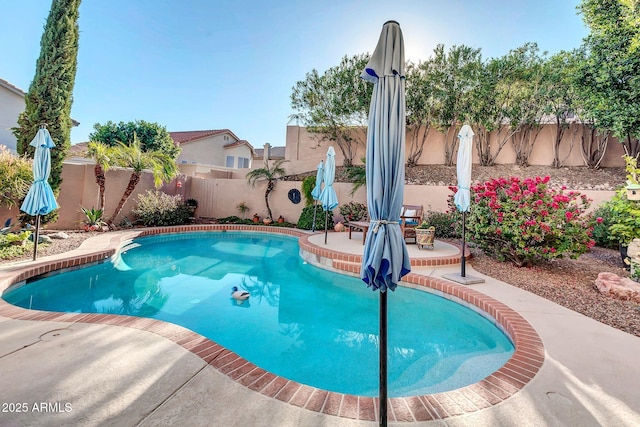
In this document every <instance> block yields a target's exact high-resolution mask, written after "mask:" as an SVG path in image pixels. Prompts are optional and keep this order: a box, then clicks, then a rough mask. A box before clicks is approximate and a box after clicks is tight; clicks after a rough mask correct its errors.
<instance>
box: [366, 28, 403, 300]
mask: <svg viewBox="0 0 640 427" xmlns="http://www.w3.org/2000/svg"><path fill="white" fill-rule="evenodd" d="M361 77H362V78H363V79H365V80H366V81H369V82H372V83H373V84H374V88H373V95H372V97H371V106H370V108H369V126H368V129H367V148H366V150H367V152H366V165H365V169H366V179H367V205H368V210H369V218H370V221H371V227H369V231H368V233H367V239H366V242H365V248H364V255H363V257H362V269H361V278H362V280H363V281H364V282H365V283H366V284H367V286H369V287H372V288H373V290H377V289H379V290H380V291H381V292H386V290H387V289H391V290H392V291H393V290H395V288H396V286H397V284H398V282H399V281H400V279H401V278H402V276H404V275H406V274H407V273H409V271H411V264H410V260H409V254H408V252H407V246H406V245H405V242H404V238H403V236H402V231H401V229H400V223H399V220H400V213H401V209H402V200H403V195H404V161H405V159H404V152H405V139H406V134H405V63H404V40H403V37H402V31H401V30H400V25H398V23H397V22H395V21H389V22H387V23H385V24H384V26H383V28H382V34H381V35H380V39H379V40H378V45H377V46H376V49H375V50H374V52H373V54H372V55H371V59H370V60H369V63H368V64H367V66H366V68H365V70H364V71H363V73H362V75H361Z"/></svg>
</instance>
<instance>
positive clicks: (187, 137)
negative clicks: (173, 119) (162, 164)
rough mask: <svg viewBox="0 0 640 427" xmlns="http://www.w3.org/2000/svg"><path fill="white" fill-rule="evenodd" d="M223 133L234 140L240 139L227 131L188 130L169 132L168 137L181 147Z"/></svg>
mask: <svg viewBox="0 0 640 427" xmlns="http://www.w3.org/2000/svg"><path fill="white" fill-rule="evenodd" d="M223 133H228V134H230V135H231V136H232V137H234V138H235V139H236V140H239V139H240V138H238V137H237V136H236V135H235V134H234V133H233V132H231V131H230V130H229V129H210V130H189V131H184V132H169V135H171V139H173V140H174V141H175V142H176V143H178V145H181V144H186V143H188V142H193V141H197V140H198V139H203V138H208V137H210V136H215V135H222V134H223Z"/></svg>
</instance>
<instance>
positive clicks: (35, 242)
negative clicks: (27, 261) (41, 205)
mask: <svg viewBox="0 0 640 427" xmlns="http://www.w3.org/2000/svg"><path fill="white" fill-rule="evenodd" d="M39 231H40V215H36V231H35V233H34V234H33V260H34V261H35V260H36V257H37V256H38V240H39V239H40V237H39V236H38V234H39Z"/></svg>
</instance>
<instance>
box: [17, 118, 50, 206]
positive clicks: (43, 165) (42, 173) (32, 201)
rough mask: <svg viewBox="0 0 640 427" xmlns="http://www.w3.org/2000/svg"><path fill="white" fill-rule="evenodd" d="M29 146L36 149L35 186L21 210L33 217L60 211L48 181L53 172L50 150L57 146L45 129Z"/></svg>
mask: <svg viewBox="0 0 640 427" xmlns="http://www.w3.org/2000/svg"><path fill="white" fill-rule="evenodd" d="M29 145H31V146H32V147H35V148H36V151H35V153H34V155H33V184H31V187H30V188H29V192H28V193H27V196H26V197H25V199H24V202H22V206H20V210H21V211H22V212H25V213H27V214H29V215H32V216H36V215H46V214H48V213H49V212H51V211H53V210H55V209H58V202H56V198H55V196H54V195H53V190H52V189H51V186H50V185H49V182H48V181H47V180H48V179H49V173H50V172H51V152H50V151H49V150H50V149H51V148H53V147H55V146H56V145H55V144H54V143H53V140H52V139H51V135H50V134H49V131H48V130H47V129H45V128H41V129H39V130H38V133H37V134H36V136H35V138H33V141H31V144H29Z"/></svg>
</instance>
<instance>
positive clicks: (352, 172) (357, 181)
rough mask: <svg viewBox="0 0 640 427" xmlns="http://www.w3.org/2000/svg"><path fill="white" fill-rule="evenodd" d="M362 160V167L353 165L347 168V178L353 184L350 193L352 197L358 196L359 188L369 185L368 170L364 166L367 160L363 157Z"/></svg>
mask: <svg viewBox="0 0 640 427" xmlns="http://www.w3.org/2000/svg"><path fill="white" fill-rule="evenodd" d="M360 160H362V166H353V165H352V166H349V167H348V168H347V178H349V180H350V181H351V182H353V187H352V188H351V192H350V193H349V194H351V195H352V196H353V195H354V194H356V191H358V188H360V187H363V186H365V185H367V170H366V169H365V164H364V163H365V162H366V158H364V157H363V158H361V159H360Z"/></svg>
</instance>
